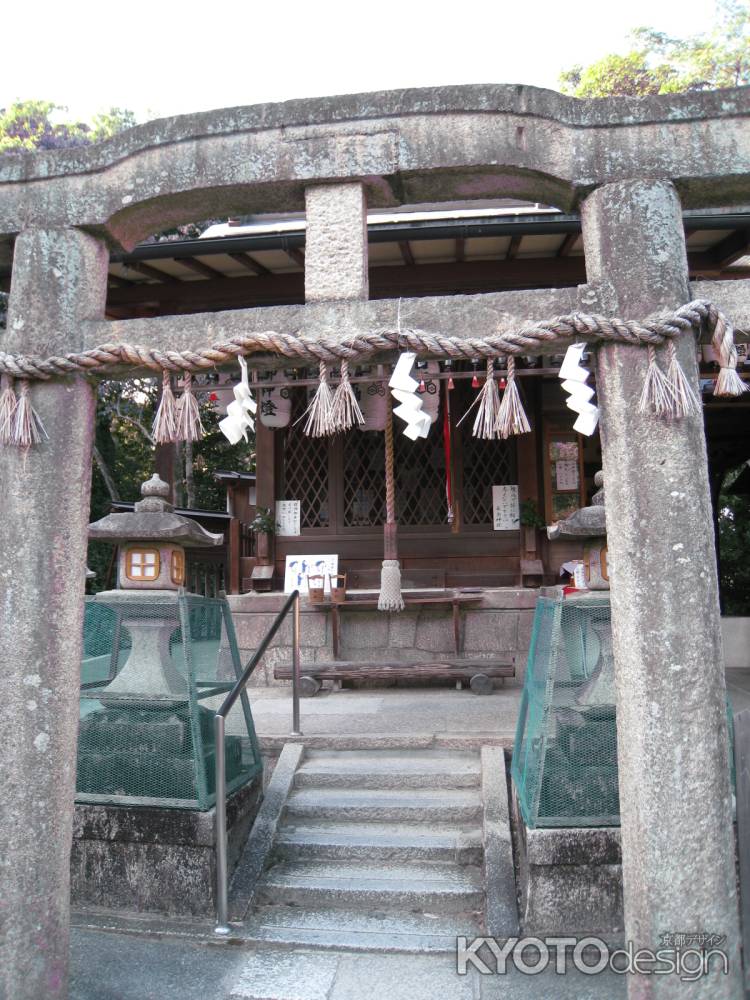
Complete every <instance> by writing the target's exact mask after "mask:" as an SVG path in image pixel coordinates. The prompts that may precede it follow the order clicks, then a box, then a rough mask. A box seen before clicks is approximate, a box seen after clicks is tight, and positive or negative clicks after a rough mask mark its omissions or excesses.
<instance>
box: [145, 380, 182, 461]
mask: <svg viewBox="0 0 750 1000" xmlns="http://www.w3.org/2000/svg"><path fill="white" fill-rule="evenodd" d="M151 433H152V437H153V439H154V441H155V442H156V444H171V443H172V442H173V441H175V440H176V439H177V402H176V400H175V398H174V393H173V392H172V379H171V376H170V374H169V372H168V371H166V369H165V370H164V371H163V372H162V377H161V400H160V401H159V409H158V410H157V411H156V416H155V417H154V425H153V429H152V432H151Z"/></svg>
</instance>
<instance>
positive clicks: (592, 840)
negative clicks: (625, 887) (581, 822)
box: [512, 794, 623, 937]
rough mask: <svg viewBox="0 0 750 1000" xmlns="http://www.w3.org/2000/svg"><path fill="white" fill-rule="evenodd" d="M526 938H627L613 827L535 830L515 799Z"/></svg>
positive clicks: (515, 834) (518, 860)
mask: <svg viewBox="0 0 750 1000" xmlns="http://www.w3.org/2000/svg"><path fill="white" fill-rule="evenodd" d="M512 806H513V809H512V825H513V835H514V843H515V846H516V857H517V865H518V886H519V894H520V907H521V927H522V931H523V933H524V934H534V935H539V936H541V937H544V936H545V935H553V934H560V935H576V934H577V935H580V936H582V935H587V934H597V935H604V936H605V937H612V936H613V935H614V936H617V937H619V936H620V935H621V933H622V928H623V915H622V868H621V865H620V837H619V831H618V830H616V829H608V828H591V829H587V828H581V827H577V828H576V827H570V828H568V829H549V830H545V829H535V830H531V829H529V828H528V827H526V825H525V824H524V821H523V818H522V816H521V813H520V810H519V808H518V800H517V798H516V796H515V794H514V795H513V798H512Z"/></svg>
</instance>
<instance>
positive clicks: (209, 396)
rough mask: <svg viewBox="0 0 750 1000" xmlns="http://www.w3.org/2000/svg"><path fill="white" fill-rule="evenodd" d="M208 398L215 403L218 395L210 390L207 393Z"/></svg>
mask: <svg viewBox="0 0 750 1000" xmlns="http://www.w3.org/2000/svg"><path fill="white" fill-rule="evenodd" d="M208 398H209V399H210V400H211V402H212V403H215V402H216V401H217V399H218V398H219V397H218V396H217V395H216V393H215V392H211V393H209V395H208Z"/></svg>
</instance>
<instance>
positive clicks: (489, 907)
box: [481, 746, 518, 938]
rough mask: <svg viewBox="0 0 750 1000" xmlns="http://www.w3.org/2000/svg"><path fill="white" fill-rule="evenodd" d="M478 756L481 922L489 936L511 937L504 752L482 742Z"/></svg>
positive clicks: (513, 912)
mask: <svg viewBox="0 0 750 1000" xmlns="http://www.w3.org/2000/svg"><path fill="white" fill-rule="evenodd" d="M481 760H482V809H483V821H482V843H483V845H484V880H485V885H484V893H485V919H484V926H485V930H486V931H487V933H488V934H491V935H492V936H493V937H497V938H500V937H511V936H512V935H514V934H517V933H518V906H517V902H516V875H515V866H514V862H513V845H512V843H511V830H510V799H509V797H508V775H507V770H506V766H505V753H504V752H503V750H502V748H501V747H491V746H484V747H482V753H481Z"/></svg>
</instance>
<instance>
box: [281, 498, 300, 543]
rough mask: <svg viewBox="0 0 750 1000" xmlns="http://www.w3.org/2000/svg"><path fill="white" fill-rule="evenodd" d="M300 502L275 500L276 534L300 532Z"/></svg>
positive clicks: (297, 533) (295, 533) (287, 534)
mask: <svg viewBox="0 0 750 1000" xmlns="http://www.w3.org/2000/svg"><path fill="white" fill-rule="evenodd" d="M299 525H300V502H299V500H277V501H276V534H277V535H286V536H289V535H299V533H300V526H299Z"/></svg>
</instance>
